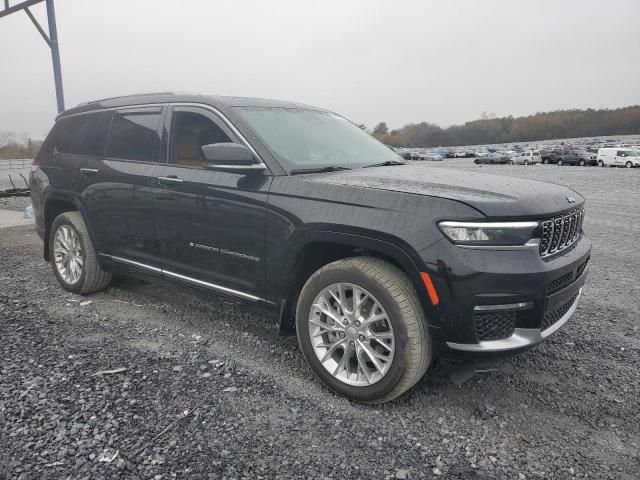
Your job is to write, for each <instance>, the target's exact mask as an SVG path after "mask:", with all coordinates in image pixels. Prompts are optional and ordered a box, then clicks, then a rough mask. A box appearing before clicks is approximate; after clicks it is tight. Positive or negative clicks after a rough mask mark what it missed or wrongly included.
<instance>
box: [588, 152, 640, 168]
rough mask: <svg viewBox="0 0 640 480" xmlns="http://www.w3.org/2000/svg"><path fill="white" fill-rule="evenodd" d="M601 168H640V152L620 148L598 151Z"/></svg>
mask: <svg viewBox="0 0 640 480" xmlns="http://www.w3.org/2000/svg"><path fill="white" fill-rule="evenodd" d="M598 166H599V167H627V168H632V167H640V152H639V151H637V150H630V149H620V148H601V149H600V150H598Z"/></svg>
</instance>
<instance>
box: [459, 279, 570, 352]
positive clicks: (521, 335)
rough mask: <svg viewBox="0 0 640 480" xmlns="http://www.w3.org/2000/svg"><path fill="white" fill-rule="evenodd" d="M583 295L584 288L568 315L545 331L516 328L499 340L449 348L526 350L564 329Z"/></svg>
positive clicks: (466, 349)
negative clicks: (509, 334) (561, 328)
mask: <svg viewBox="0 0 640 480" xmlns="http://www.w3.org/2000/svg"><path fill="white" fill-rule="evenodd" d="M581 295H582V287H581V288H580V289H579V290H578V293H577V296H576V298H575V300H573V301H572V302H571V306H570V307H569V310H568V311H567V313H565V314H564V315H562V316H561V317H560V319H559V320H558V321H557V322H556V323H554V324H553V325H551V326H550V327H548V328H547V329H545V330H542V328H515V329H514V331H513V334H511V336H509V337H506V338H503V339H499V340H480V341H478V342H477V343H455V342H447V347H449V348H451V349H452V350H460V351H463V352H491V353H495V352H508V351H510V350H524V349H527V348H530V347H533V346H534V345H537V344H538V343H540V342H542V341H543V340H544V339H545V338H547V337H548V336H549V335H551V334H552V333H555V332H556V331H557V330H558V329H560V327H562V326H563V325H564V324H565V323H567V321H568V320H569V318H571V315H573V312H575V311H576V308H578V301H579V300H580V296H581Z"/></svg>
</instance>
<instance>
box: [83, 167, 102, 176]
mask: <svg viewBox="0 0 640 480" xmlns="http://www.w3.org/2000/svg"><path fill="white" fill-rule="evenodd" d="M99 171H100V170H98V169H96V168H81V169H80V173H82V175H84V176H85V177H90V176H91V175H95V174H96V173H98V172H99Z"/></svg>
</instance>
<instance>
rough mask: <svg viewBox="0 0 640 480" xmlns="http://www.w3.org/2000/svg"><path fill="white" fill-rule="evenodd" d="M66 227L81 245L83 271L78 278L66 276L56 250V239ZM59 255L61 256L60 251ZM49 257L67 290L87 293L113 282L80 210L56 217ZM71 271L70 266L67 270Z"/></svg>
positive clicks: (52, 226) (50, 238)
mask: <svg viewBox="0 0 640 480" xmlns="http://www.w3.org/2000/svg"><path fill="white" fill-rule="evenodd" d="M64 229H67V230H66V231H67V233H69V232H70V231H71V232H73V234H75V236H76V238H77V242H78V245H79V247H80V253H79V254H78V256H79V257H80V258H81V259H82V265H81V273H80V274H79V275H78V276H77V278H72V277H68V278H65V276H63V273H62V272H61V271H60V269H59V267H58V264H59V263H58V261H57V259H56V254H57V253H56V251H55V250H56V239H57V235H58V232H59V231H61V232H62V233H64V231H65V230H64ZM60 248H61V245H60V244H58V249H59V250H60ZM58 255H59V256H60V254H59V253H58ZM49 258H50V259H51V267H52V268H53V273H54V274H55V276H56V278H57V279H58V283H60V285H61V286H62V287H63V288H64V289H65V290H68V291H70V292H73V293H78V294H86V293H92V292H97V291H98V290H102V289H103V288H105V287H107V286H108V285H109V283H111V273H109V272H105V271H104V270H103V269H102V267H101V266H100V263H99V262H98V256H97V255H96V251H95V249H94V248H93V243H92V242H91V237H90V236H89V232H88V231H87V226H86V225H85V223H84V220H83V219H82V215H81V214H80V212H66V213H63V214H61V215H58V216H57V217H56V218H55V220H54V221H53V224H52V225H51V233H50V234H49ZM69 271H70V267H69V269H68V270H67V272H69Z"/></svg>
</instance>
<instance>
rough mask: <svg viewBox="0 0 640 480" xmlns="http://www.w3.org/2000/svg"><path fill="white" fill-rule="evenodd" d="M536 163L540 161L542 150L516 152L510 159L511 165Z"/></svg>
mask: <svg viewBox="0 0 640 480" xmlns="http://www.w3.org/2000/svg"><path fill="white" fill-rule="evenodd" d="M536 163H540V152H539V151H537V150H529V151H528V152H520V153H516V154H514V155H512V156H511V159H510V160H509V164H511V165H535V164H536Z"/></svg>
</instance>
